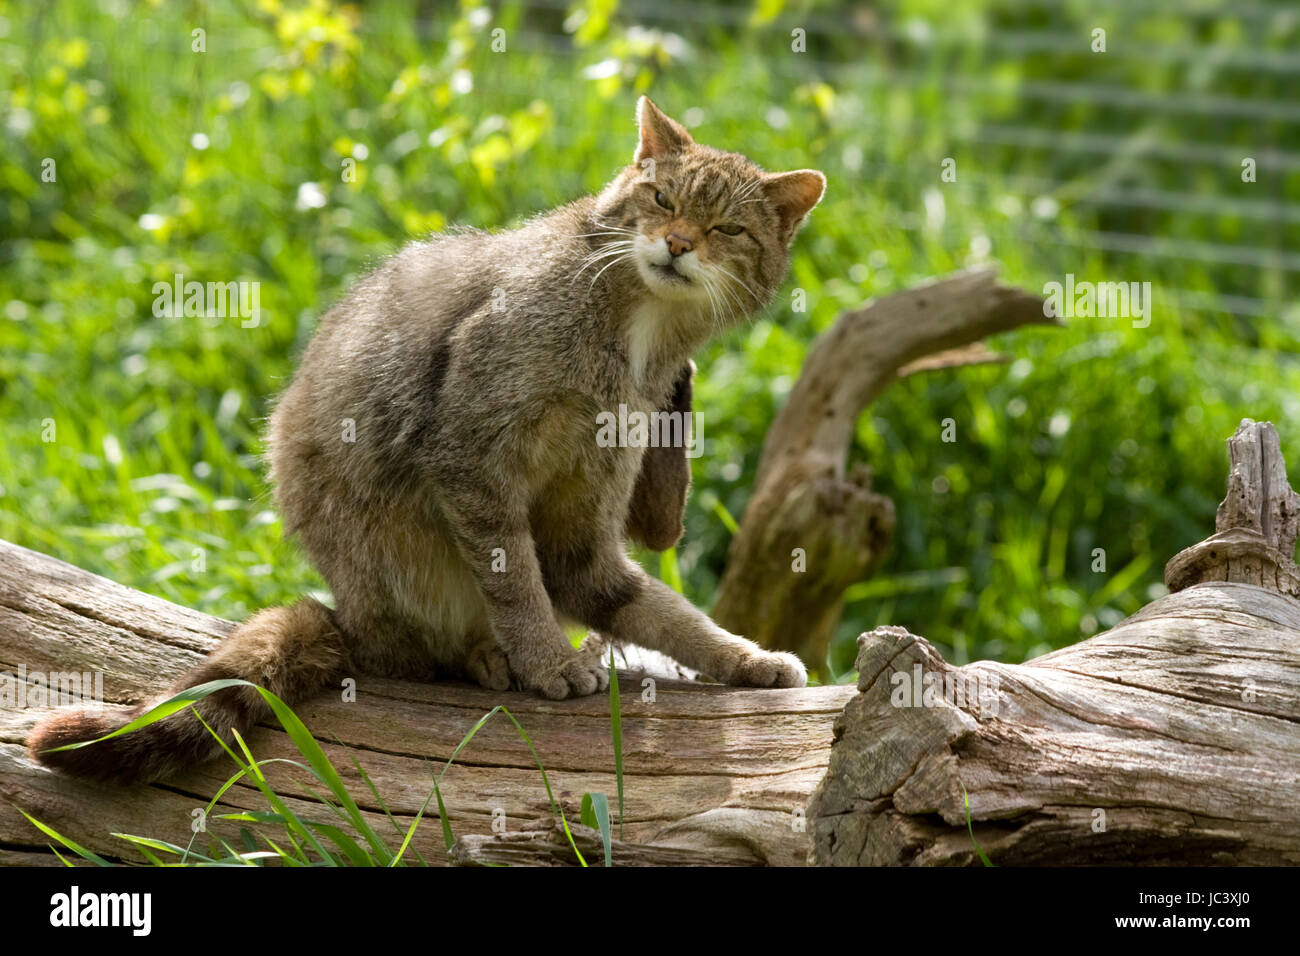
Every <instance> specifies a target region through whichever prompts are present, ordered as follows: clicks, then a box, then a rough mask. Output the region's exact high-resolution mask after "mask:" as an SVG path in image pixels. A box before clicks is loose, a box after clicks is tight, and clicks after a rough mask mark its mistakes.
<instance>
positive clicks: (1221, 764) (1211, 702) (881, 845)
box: [808, 419, 1300, 865]
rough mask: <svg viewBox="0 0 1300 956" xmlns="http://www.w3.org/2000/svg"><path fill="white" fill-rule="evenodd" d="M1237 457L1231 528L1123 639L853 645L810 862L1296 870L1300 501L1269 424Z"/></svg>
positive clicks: (1252, 429) (870, 637)
mask: <svg viewBox="0 0 1300 956" xmlns="http://www.w3.org/2000/svg"><path fill="white" fill-rule="evenodd" d="M1229 449H1230V453H1231V459H1232V471H1231V474H1230V477H1229V480H1228V495H1227V497H1226V498H1225V500H1224V502H1223V504H1222V505H1221V506H1220V508H1219V514H1218V520H1217V530H1216V533H1215V534H1214V535H1213V536H1212V537H1210V538H1209V539H1207V540H1206V541H1203V542H1201V543H1200V544H1198V545H1195V546H1194V547H1192V548H1189V549H1187V550H1186V551H1183V552H1181V553H1180V554H1178V555H1176V556H1175V557H1174V558H1173V559H1172V560H1171V561H1170V562H1169V564H1168V566H1167V569H1166V579H1167V581H1168V583H1169V587H1170V589H1171V592H1172V593H1170V594H1168V595H1166V596H1165V597H1162V598H1160V599H1159V600H1157V601H1154V602H1153V603H1151V604H1149V605H1147V606H1146V607H1144V608H1143V609H1142V610H1141V611H1139V612H1138V613H1137V614H1134V615H1133V616H1132V617H1130V618H1128V619H1127V620H1125V621H1123V622H1122V623H1120V624H1119V625H1118V626H1117V627H1115V628H1113V629H1111V630H1109V631H1106V632H1104V633H1101V634H1098V635H1096V636H1095V637H1092V638H1090V639H1089V640H1086V641H1083V642H1081V643H1079V644H1076V645H1074V646H1072V647H1067V648H1064V649H1062V650H1059V651H1055V652H1053V653H1051V654H1047V655H1044V656H1043V657H1039V658H1037V659H1035V660H1033V661H1030V662H1029V663H1027V664H1024V665H1009V664H997V663H993V662H987V661H981V662H977V663H973V664H968V665H966V666H965V667H960V668H956V667H953V666H951V665H950V664H948V663H947V662H945V661H944V660H943V658H942V657H941V656H940V655H939V654H938V652H937V651H935V649H934V648H933V647H932V646H931V645H930V644H929V643H927V642H926V641H925V640H924V639H923V638H920V637H917V636H915V635H912V634H909V633H908V632H907V631H906V630H904V629H902V628H897V627H885V628H877V629H876V630H875V631H872V632H871V633H869V634H864V635H863V636H862V637H861V638H859V642H858V643H859V653H858V670H859V680H858V690H859V693H858V695H857V696H856V697H855V698H854V699H853V700H851V701H850V702H849V703H848V705H847V706H846V707H845V710H844V713H843V714H842V715H841V717H840V718H839V719H837V720H836V723H835V738H836V739H835V744H834V746H833V747H832V749H831V761H830V767H829V769H828V771H827V774H826V779H825V780H824V781H822V783H821V785H820V786H819V788H818V790H817V793H816V794H815V795H814V797H813V799H812V802H811V805H810V807H809V813H808V816H809V827H810V829H811V831H812V833H813V850H812V861H813V862H814V863H817V864H824V865H860V864H868V865H879V864H886V865H935V864H939V865H980V862H981V860H980V855H979V854H980V852H981V851H982V852H983V853H984V854H985V855H986V856H987V857H988V858H989V859H990V860H991V861H992V863H993V864H994V865H1024V864H1121V863H1122V864H1158V865H1169V864H1190V865H1197V864H1295V863H1300V805H1297V802H1296V794H1297V792H1300V601H1297V600H1296V599H1295V597H1294V595H1295V594H1296V593H1297V591H1296V589H1295V583H1296V580H1297V578H1296V574H1297V570H1296V565H1295V561H1294V547H1295V540H1296V532H1297V497H1296V495H1295V492H1293V491H1292V490H1291V488H1290V487H1289V485H1288V484H1287V481H1286V470H1285V465H1284V463H1283V461H1282V456H1281V453H1280V450H1279V448H1278V439H1277V433H1276V431H1275V430H1274V428H1273V426H1272V425H1270V424H1267V423H1263V424H1257V423H1255V422H1252V421H1250V420H1249V419H1247V420H1245V421H1243V422H1242V425H1241V427H1240V428H1239V429H1238V431H1237V433H1236V434H1235V435H1234V436H1233V437H1232V439H1231V440H1230V441H1229ZM927 688H934V690H932V692H931V693H930V694H929V695H928V696H927V695H926V689H927ZM967 800H969V811H968V810H967ZM977 845H978V849H977Z"/></svg>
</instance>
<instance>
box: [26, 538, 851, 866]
mask: <svg viewBox="0 0 1300 956" xmlns="http://www.w3.org/2000/svg"><path fill="white" fill-rule="evenodd" d="M231 627H232V625H231V623H230V622H228V621H223V620H220V619H218V618H214V617H209V616H207V615H204V614H200V613H198V612H196V611H193V610H190V609H187V608H183V607H178V606H176V605H173V604H170V603H168V602H166V601H163V600H160V599H158V598H155V597H151V596H149V595H146V594H142V593H140V592H138V591H133V590H131V589H129V588H126V587H123V586H121V585H119V584H116V583H114V582H112V581H109V580H107V579H104V578H101V577H98V576H96V575H93V574H90V573H88V572H85V571H82V570H79V569H77V568H74V567H72V566H70V565H67V564H64V563H63V562H60V561H57V560H55V559H53V558H50V557H47V556H45V555H42V554H38V553H36V552H33V551H28V550H26V549H24V548H20V547H17V546H15V545H12V544H8V543H6V542H0V671H6V672H9V673H10V674H16V673H17V671H18V668H19V667H20V666H23V667H25V668H26V671H27V672H28V674H31V673H33V672H37V671H40V672H51V671H62V672H69V671H78V672H79V671H86V670H90V671H94V670H102V671H103V673H104V682H103V683H104V696H105V698H106V700H107V701H108V702H109V706H113V705H127V704H130V703H132V702H135V701H137V700H139V699H141V698H142V697H144V696H146V695H147V694H148V693H149V692H152V691H155V690H157V689H158V688H160V687H163V686H165V685H166V684H167V683H168V682H169V681H171V680H172V679H174V678H176V677H177V676H179V675H180V674H181V673H183V672H184V671H185V670H187V669H188V668H189V667H191V666H193V665H194V664H195V663H196V662H197V661H198V660H199V659H200V658H201V657H202V656H203V655H204V654H206V653H207V652H208V651H210V650H211V649H212V648H213V647H215V646H216V644H217V643H218V642H219V640H220V639H221V637H223V636H224V635H225V634H226V633H227V632H228V631H229V630H230V628H231ZM628 659H630V660H634V661H636V660H639V658H637V657H636V656H635V652H630V657H629V658H622V657H620V660H622V661H626V660H628ZM643 680H644V677H643V675H641V674H637V673H630V672H621V673H620V691H621V695H622V711H623V746H624V764H625V771H626V773H625V784H624V788H625V793H626V800H627V812H626V816H625V820H624V829H625V837H626V840H627V843H628V846H627V847H623V848H622V849H621V850H620V853H622V854H624V855H625V856H624V857H623V858H625V859H626V860H627V861H628V862H645V863H654V862H660V863H664V862H669V861H670V860H675V859H677V858H678V857H680V858H681V859H682V860H690V861H694V862H703V861H706V860H712V861H713V862H716V863H726V864H754V863H760V864H761V863H766V864H778V865H802V864H803V863H804V862H805V861H806V859H807V856H808V849H809V842H808V835H807V833H806V832H803V831H802V828H801V825H800V824H801V821H800V819H799V817H798V815H797V814H796V810H798V811H802V810H803V808H804V807H805V806H806V804H807V801H808V797H809V796H810V795H811V793H812V791H813V789H814V788H815V787H816V785H817V783H818V781H819V780H820V779H821V777H822V775H823V774H824V772H825V768H826V764H827V760H828V756H829V750H830V742H831V725H832V722H833V720H834V718H835V715H836V714H837V713H838V712H839V711H840V709H841V708H842V707H843V705H844V702H845V701H846V700H848V699H849V698H850V697H852V696H853V694H854V689H853V688H852V687H823V688H806V689H798V690H747V689H739V688H729V687H721V686H718V685H714V684H702V683H692V682H686V681H678V680H669V679H659V680H657V681H656V682H655V686H654V690H655V695H654V700H653V701H652V702H651V701H648V700H643V699H642V694H643ZM497 704H505V705H506V706H507V707H508V708H509V709H510V710H511V712H512V713H513V714H514V715H515V717H516V718H517V719H518V720H519V721H520V723H521V724H522V725H523V726H524V728H525V729H526V730H527V732H528V734H529V736H530V738H531V739H532V741H533V744H534V746H535V747H536V748H537V752H538V755H539V756H540V758H541V760H542V763H543V765H544V766H545V767H546V770H547V773H548V774H549V775H550V778H551V785H552V787H553V788H554V789H555V793H556V796H557V799H559V800H560V802H561V804H562V805H563V807H564V809H565V813H566V814H567V815H568V818H569V820H570V821H571V822H575V821H576V820H577V819H578V810H579V804H580V802H581V798H582V794H583V793H584V792H589V791H590V792H604V793H606V794H608V795H609V797H610V803H611V806H612V807H613V809H614V812H615V814H617V807H616V802H617V798H616V793H617V787H616V781H615V775H614V756H613V747H612V743H611V738H610V725H609V707H608V699H607V698H606V697H604V696H599V697H588V698H583V699H580V700H574V701H563V702H552V701H546V700H543V699H540V698H537V697H534V696H532V695H528V694H522V693H496V692H491V691H487V690H483V689H481V688H478V687H472V686H468V685H463V684H454V683H432V684H424V683H414V682H404V681H394V680H384V679H379V678H368V677H365V676H364V675H358V677H357V700H356V702H355V703H345V702H344V701H343V699H342V693H341V691H340V692H339V693H333V694H324V695H321V696H320V697H317V698H315V699H313V700H310V701H307V702H305V703H304V704H302V705H301V706H300V707H298V708H296V710H297V712H298V714H299V715H300V716H301V717H302V719H303V720H304V721H305V723H306V724H307V726H308V727H310V728H311V729H312V732H313V733H314V734H315V735H316V737H317V739H318V740H319V741H320V742H321V744H322V746H323V747H324V749H325V750H326V752H327V753H328V754H329V755H330V758H331V760H332V761H333V762H334V764H335V766H336V767H337V768H338V770H339V772H340V774H341V775H342V776H343V778H344V780H345V781H347V782H348V784H349V787H350V789H351V790H352V792H353V795H354V796H355V797H356V799H357V802H358V804H359V805H360V806H361V807H362V809H363V810H364V811H365V812H366V814H367V816H368V818H369V821H370V822H371V824H372V825H373V826H375V828H376V829H377V830H379V831H380V832H381V833H382V832H385V831H387V832H389V833H395V832H396V831H395V827H394V825H393V824H392V823H391V822H389V821H388V820H387V819H386V817H385V816H384V813H383V811H382V809H381V807H380V806H379V805H378V803H377V801H375V799H374V798H373V796H371V794H370V793H369V791H368V789H367V788H366V787H365V784H364V782H363V781H362V778H361V774H360V773H359V772H358V770H357V769H356V767H355V766H354V764H353V761H354V760H355V761H356V762H357V763H359V764H360V765H361V767H363V768H364V769H365V771H366V773H367V774H369V776H370V777H371V778H372V780H373V781H374V783H375V785H376V787H377V788H378V790H379V792H380V794H381V795H382V796H383V798H384V801H385V803H386V804H387V805H388V807H389V809H390V810H391V811H392V813H393V815H394V817H395V818H396V820H397V822H398V823H399V824H401V825H402V826H403V827H405V826H407V825H409V823H410V821H411V820H412V819H413V817H414V815H415V814H416V813H417V812H418V811H419V809H420V807H421V805H422V804H423V803H424V801H425V799H426V798H427V797H428V795H429V791H430V789H431V786H430V779H431V774H432V773H433V772H435V771H441V769H442V767H443V764H444V762H445V760H446V759H447V757H448V756H449V755H450V754H451V752H452V750H453V749H454V748H455V747H456V745H457V744H459V743H460V740H461V738H462V737H463V736H464V735H465V733H466V732H468V731H469V729H470V728H471V727H472V726H473V725H474V723H475V722H477V721H478V720H479V718H481V717H482V716H483V715H484V714H485V713H487V712H488V711H489V710H490V709H491V708H492V707H494V706H495V705H497ZM45 712H46V710H45V709H44V708H39V707H28V708H24V709H8V710H5V711H3V712H0V845H3V846H4V847H6V848H7V849H6V852H7V853H8V854H9V855H8V857H0V864H3V863H5V862H6V859H7V860H8V861H9V862H12V863H15V864H17V863H23V864H26V863H30V862H32V861H33V859H34V858H33V857H32V856H30V854H33V853H35V854H40V853H41V852H42V851H43V850H44V849H45V847H46V845H47V843H48V841H47V840H46V838H44V837H43V836H42V835H41V834H40V833H39V832H38V831H36V830H35V828H33V827H32V826H31V824H30V823H28V822H27V821H26V820H25V819H24V818H23V817H22V816H21V815H20V814H19V813H18V812H17V808H18V807H21V808H22V809H24V810H26V811H27V812H29V813H31V814H32V815H33V816H36V817H37V818H39V819H41V820H42V821H43V822H45V823H47V824H49V825H50V826H53V827H54V828H55V829H57V830H58V831H59V832H61V833H63V834H65V835H66V836H68V837H70V838H72V839H74V840H76V841H78V842H80V843H81V844H82V845H83V846H86V847H87V848H89V849H91V850H94V851H96V852H98V853H101V854H103V855H105V856H107V857H110V858H114V859H122V860H128V861H139V860H140V857H139V856H137V855H136V854H135V853H134V852H132V851H131V850H130V849H129V848H128V847H127V845H126V844H124V843H123V842H121V841H120V840H116V839H114V838H112V837H111V836H110V834H111V833H112V832H114V831H118V832H125V833H132V834H137V835H141V836H150V837H155V838H158V839H164V840H168V841H171V842H174V843H178V844H181V845H184V844H185V843H187V842H188V841H189V839H190V836H191V829H190V828H191V821H192V819H193V816H192V814H193V811H195V810H196V809H199V808H201V807H203V806H204V805H205V804H206V802H207V800H208V799H209V798H210V797H211V795H212V794H213V793H215V792H216V790H217V789H218V788H219V786H220V785H221V784H222V783H223V782H224V781H225V780H226V779H227V777H229V776H230V774H231V773H232V772H233V766H228V765H226V764H225V763H223V762H220V761H219V762H217V763H216V764H213V765H210V766H207V767H203V768H198V769H196V770H194V771H193V772H191V773H188V774H185V775H184V776H182V777H180V778H176V779H174V780H170V781H167V782H165V783H164V784H160V785H154V786H136V787H124V786H104V785H100V784H90V783H85V782H82V781H78V780H74V779H70V778H67V777H63V776H61V775H59V774H56V773H54V772H52V771H50V770H48V769H46V768H44V767H42V766H40V765H38V764H36V763H34V762H33V761H32V760H31V759H30V758H29V757H28V756H27V754H26V752H25V751H24V748H23V742H24V740H25V739H26V737H27V734H28V733H29V731H30V730H31V727H32V726H33V725H34V723H35V722H36V720H37V719H38V718H39V717H40V716H41V715H42V714H43V713H45ZM249 745H250V747H251V748H252V749H253V752H254V754H255V755H256V756H258V757H260V758H265V757H297V750H296V748H295V747H294V746H293V745H292V743H291V742H290V740H289V738H288V736H287V735H286V734H285V733H284V732H283V731H282V730H280V729H279V727H278V726H265V727H260V728H258V729H257V730H256V731H255V732H254V733H253V734H252V735H251V736H250V738H249ZM268 777H269V778H270V779H271V781H272V783H273V785H275V786H276V787H277V789H278V790H279V792H280V793H281V794H284V795H287V798H288V801H289V803H290V805H291V806H293V807H294V808H295V810H296V811H298V812H300V813H301V814H302V815H303V816H304V817H307V818H311V819H317V820H322V821H330V822H336V821H335V820H334V818H332V816H330V815H329V812H328V811H323V810H322V808H320V807H319V806H318V805H315V804H313V802H312V800H311V798H310V793H309V789H308V782H307V781H306V779H305V778H304V777H303V775H301V774H300V773H299V772H297V771H294V770H291V769H287V768H285V767H284V766H283V765H280V766H273V767H271V768H268ZM443 794H444V798H445V800H446V803H447V809H448V816H449V819H450V820H451V822H452V826H453V829H454V831H455V833H456V834H457V836H463V837H464V838H465V840H466V841H468V842H466V843H464V847H463V848H462V850H461V852H460V855H459V857H458V859H460V860H462V861H464V862H481V861H482V860H483V859H489V858H490V859H492V860H498V859H500V860H516V861H517V860H520V859H522V858H523V857H521V856H520V854H519V852H518V851H517V850H516V851H515V852H514V855H513V856H511V855H510V851H508V850H507V849H502V848H493V844H494V843H497V842H503V841H501V840H500V839H499V838H497V837H495V836H493V832H492V819H493V813H494V811H499V812H503V813H504V814H505V819H506V825H507V837H508V838H509V837H513V836H514V835H516V834H520V833H524V832H531V833H535V831H534V830H528V829H526V828H528V827H536V826H538V825H543V826H549V825H550V822H551V820H552V816H551V811H550V806H549V804H548V802H547V798H546V791H545V789H544V787H543V785H542V779H541V775H540V774H539V772H538V770H537V767H536V764H535V763H534V761H533V758H532V755H531V754H530V753H529V751H528V749H527V747H526V746H525V745H524V743H523V741H522V740H521V739H520V738H519V736H518V734H517V733H516V731H515V730H514V728H513V727H512V726H511V725H510V723H509V721H508V720H507V719H506V718H505V717H504V716H503V715H498V716H497V717H495V718H493V720H492V721H491V722H490V723H489V724H488V725H487V726H486V727H485V728H484V729H483V730H481V731H480V732H479V734H478V735H477V736H476V737H475V738H474V740H473V741H472V742H471V743H470V744H469V745H468V746H467V747H466V749H465V750H463V751H462V752H461V754H460V756H459V757H458V758H457V762H456V764H455V765H453V766H452V768H451V769H450V770H449V771H448V773H447V776H446V778H445V784H444V788H443ZM221 806H222V807H224V808H225V810H224V811H222V810H219V811H218V812H229V811H230V810H231V809H233V808H241V809H264V808H265V804H264V801H263V800H262V798H261V796H260V794H258V793H257V791H256V790H255V789H254V788H252V787H250V786H245V785H243V784H242V783H241V784H237V785H236V786H235V787H234V788H232V789H231V790H230V791H229V793H227V794H226V796H225V797H224V798H223V800H222V804H221ZM435 808H436V805H435ZM209 831H210V832H211V833H213V834H220V835H222V836H225V837H227V838H231V837H233V836H234V835H235V834H236V833H237V827H236V826H233V825H228V824H225V825H223V823H222V822H220V821H216V820H210V821H209ZM475 835H477V836H480V837H483V838H484V840H480V841H478V842H477V843H475V842H474V841H473V840H471V839H470V838H471V837H473V836H475ZM488 838H491V839H488ZM539 839H540V838H538V837H537V836H535V835H534V836H530V837H528V838H526V839H524V838H521V840H522V841H523V843H522V844H521V845H527V844H528V842H529V841H533V842H534V843H536V841H538V840H539ZM393 842H394V844H396V843H397V842H400V840H398V839H394V841H393ZM543 842H545V841H543ZM504 843H505V844H506V846H507V847H509V846H510V845H511V843H510V840H509V839H506V840H505V841H504ZM197 845H198V846H205V845H206V841H205V840H203V839H201V840H200V841H199V843H198V844H197ZM413 846H414V847H415V849H417V850H418V851H419V852H420V853H421V854H422V855H423V856H424V858H425V859H426V860H428V861H429V862H439V863H440V862H445V861H446V859H447V854H446V852H445V850H444V848H443V843H442V834H441V830H440V827H439V823H438V820H437V817H436V815H435V816H430V817H428V818H427V819H426V820H425V822H424V823H422V825H421V827H420V829H419V830H418V831H417V836H416V838H415V840H414V843H413ZM471 846H472V847H474V849H473V850H471V849H469V847H471ZM539 846H540V844H539ZM634 846H636V847H639V848H638V849H633V847H634ZM566 847H567V843H566ZM643 847H658V848H659V850H657V851H656V850H653V849H642V848H643ZM552 849H553V848H550V849H546V850H545V852H542V850H540V849H539V852H538V854H537V855H536V857H535V859H534V862H548V861H549V862H555V860H554V859H553V857H554V853H552V852H551V850H552ZM670 851H671V852H670ZM584 852H585V851H584ZM673 854H677V856H674V855H673ZM46 858H47V859H50V860H52V859H53V857H52V856H48V855H47V857H46Z"/></svg>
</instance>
